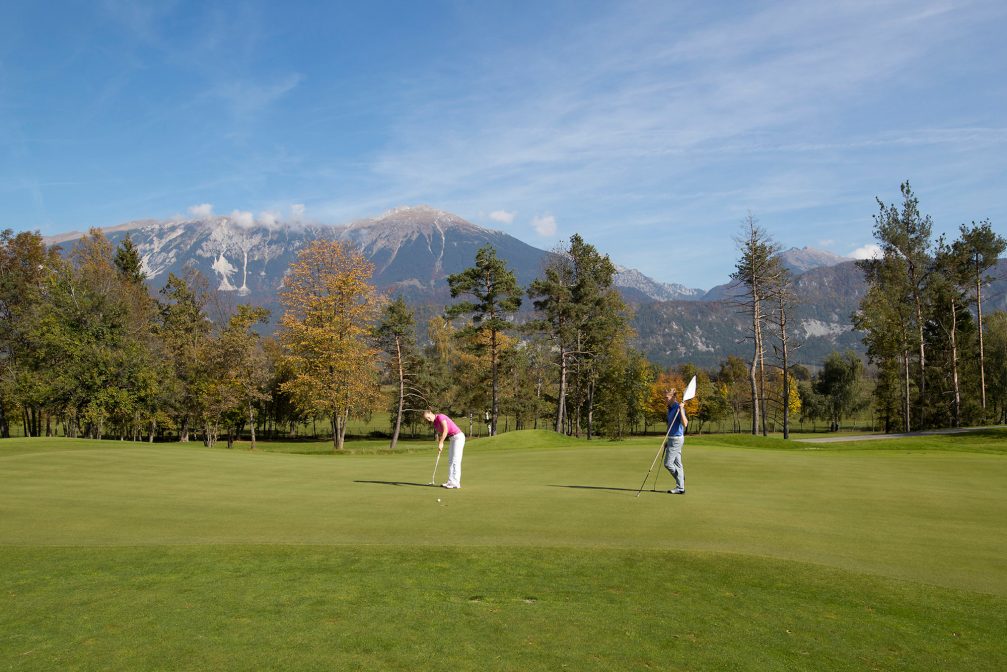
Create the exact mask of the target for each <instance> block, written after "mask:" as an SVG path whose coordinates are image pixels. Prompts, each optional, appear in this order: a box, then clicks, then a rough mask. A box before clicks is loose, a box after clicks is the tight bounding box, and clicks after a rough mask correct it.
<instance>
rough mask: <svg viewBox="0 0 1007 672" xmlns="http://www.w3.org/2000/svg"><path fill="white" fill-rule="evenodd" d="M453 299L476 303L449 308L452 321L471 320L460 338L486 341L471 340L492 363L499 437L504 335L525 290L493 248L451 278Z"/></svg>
mask: <svg viewBox="0 0 1007 672" xmlns="http://www.w3.org/2000/svg"><path fill="white" fill-rule="evenodd" d="M447 280H448V286H449V287H450V288H451V298H457V297H459V296H468V297H472V299H474V300H473V301H461V302H459V303H456V304H453V305H451V306H448V308H447V310H446V315H447V316H448V317H449V318H455V317H459V316H471V324H469V325H467V326H466V327H464V328H463V329H461V330H460V332H459V334H460V337H461V338H463V339H468V338H470V337H471V336H473V335H475V334H482V335H485V337H486V338H485V339H479V338H475V339H471V340H469V343H471V344H472V345H473V347H474V348H475V349H476V350H483V349H488V354H489V360H490V381H491V382H490V385H491V390H492V393H491V401H490V406H491V409H490V418H491V424H490V435H491V436H492V435H494V434H496V431H497V418H498V416H499V386H500V380H499V367H500V347H501V341H500V335H501V334H502V333H503V332H505V331H507V330H509V329H510V328H511V322H509V321H508V319H507V318H508V316H511V315H513V314H514V313H515V312H517V309H518V308H520V307H521V288H520V287H519V286H518V284H517V277H516V276H515V275H514V272H513V271H511V270H510V269H509V268H507V262H505V261H504V260H503V259H500V258H498V257H497V254H496V249H495V248H494V247H493V246H492V245H489V244H486V245H484V246H482V247H481V248H479V250H478V251H477V252H476V259H475V266H473V267H471V268H468V269H466V270H464V271H462V272H461V273H455V274H453V275H449V276H448V278H447Z"/></svg>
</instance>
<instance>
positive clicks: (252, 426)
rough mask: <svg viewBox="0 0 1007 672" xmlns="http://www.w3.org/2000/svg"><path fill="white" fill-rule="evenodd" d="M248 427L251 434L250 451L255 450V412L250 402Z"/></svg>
mask: <svg viewBox="0 0 1007 672" xmlns="http://www.w3.org/2000/svg"><path fill="white" fill-rule="evenodd" d="M248 427H249V429H250V430H251V432H252V450H255V410H254V409H253V408H252V402H248Z"/></svg>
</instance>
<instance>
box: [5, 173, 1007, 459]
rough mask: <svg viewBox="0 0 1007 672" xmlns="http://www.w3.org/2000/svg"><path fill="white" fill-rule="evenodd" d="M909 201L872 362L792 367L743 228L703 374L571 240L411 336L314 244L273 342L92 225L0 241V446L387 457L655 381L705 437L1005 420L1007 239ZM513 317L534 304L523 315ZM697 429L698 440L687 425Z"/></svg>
mask: <svg viewBox="0 0 1007 672" xmlns="http://www.w3.org/2000/svg"><path fill="white" fill-rule="evenodd" d="M903 196H904V203H903V206H902V208H901V209H896V208H895V206H886V205H884V204H882V203H881V202H880V201H879V208H880V212H879V214H878V215H877V216H876V217H875V220H876V225H875V236H876V237H877V239H878V242H879V245H880V246H881V248H882V251H883V255H882V256H881V257H879V258H878V259H875V260H871V261H867V262H863V263H862V268H863V269H864V272H865V275H866V277H867V279H868V282H869V287H870V289H869V291H868V293H867V296H866V297H865V299H864V302H863V305H862V306H861V310H860V311H859V312H858V314H857V315H856V316H854V320H855V323H856V326H857V328H858V329H861V330H862V331H863V333H864V338H865V342H866V344H867V347H868V361H867V362H866V365H865V362H862V361H861V359H860V358H859V356H857V355H856V354H855V353H852V352H847V353H838V352H836V353H833V354H832V355H830V356H829V357H828V358H827V360H826V361H825V362H824V363H823V364H822V366H821V367H820V368H819V369H818V370H817V371H815V372H812V371H810V370H809V369H808V368H807V367H805V366H801V365H797V364H794V352H795V350H798V351H799V348H800V342H799V339H797V338H796V337H795V334H796V330H795V329H794V328H793V327H792V326H791V324H790V322H789V319H790V315H791V314H792V312H793V308H794V305H795V302H796V300H797V299H796V297H795V295H794V292H793V290H792V284H793V283H792V278H791V277H790V275H789V273H788V272H787V271H786V269H785V268H784V267H783V265H782V263H781V260H780V257H779V247H778V246H777V245H776V243H775V242H774V241H773V240H772V238H771V237H770V236H769V235H768V233H767V232H766V231H765V230H764V229H763V228H762V227H760V226H759V225H758V223H757V222H756V220H755V218H754V217H752V216H751V215H749V217H748V218H747V219H746V220H745V222H744V224H743V226H742V229H741V232H740V234H739V236H738V238H737V244H738V260H737V264H736V269H735V273H734V274H733V275H732V279H733V280H734V282H735V283H736V286H737V287H739V288H740V289H741V290H743V291H742V292H741V298H739V299H738V301H737V308H738V309H739V310H742V311H744V312H745V313H746V314H748V315H749V316H750V318H751V322H750V326H749V329H748V330H747V333H746V335H745V337H746V338H747V340H748V341H749V342H750V343H751V345H752V356H751V357H750V358H748V359H747V360H745V361H743V360H741V359H740V358H737V357H733V356H730V357H727V358H726V359H725V360H724V361H723V362H722V363H721V364H720V366H719V367H718V368H716V369H714V370H701V369H698V368H697V367H695V366H692V365H689V364H686V365H683V366H680V367H678V368H677V369H675V370H662V369H661V368H659V367H657V366H656V365H654V364H652V363H651V362H649V361H647V359H646V358H645V357H644V356H643V354H642V353H640V352H639V351H638V350H636V349H635V348H633V347H632V343H633V338H634V334H633V332H632V329H631V327H630V317H631V315H630V309H629V307H628V306H627V305H626V304H625V303H624V302H623V300H622V298H621V296H620V294H619V293H618V291H617V290H616V288H615V287H614V285H613V280H614V276H615V266H614V265H613V264H612V262H611V260H610V259H609V258H608V257H607V256H606V255H603V254H600V253H599V252H598V251H597V250H596V249H595V248H594V247H593V246H592V245H590V244H588V243H587V242H585V241H584V240H583V238H582V237H581V236H579V235H573V236H572V237H571V238H570V239H569V241H568V242H567V243H565V244H564V245H562V246H560V247H559V248H557V249H556V250H554V251H553V254H551V255H549V257H548V258H547V259H548V260H547V262H546V264H545V266H544V268H543V269H542V272H541V274H540V277H538V278H537V279H536V280H534V281H533V282H532V283H531V284H530V285H529V286H528V287H525V288H522V287H520V286H519V285H518V283H517V281H516V279H515V275H514V273H513V272H512V271H511V270H510V269H509V268H508V267H507V264H506V262H505V261H504V260H502V259H500V258H498V257H497V255H496V251H495V250H494V248H493V247H492V246H490V245H487V246H484V247H483V248H481V249H480V250H479V251H478V252H477V253H476V256H475V259H474V262H473V266H472V267H470V268H468V269H465V270H463V271H462V272H460V273H457V274H454V275H450V276H448V278H447V285H448V288H449V289H450V294H451V297H452V299H454V302H453V303H452V304H451V305H449V306H447V307H446V308H445V310H444V311H443V312H442V313H441V314H438V315H436V316H435V317H433V318H431V319H429V320H428V321H427V323H426V324H425V327H426V330H425V331H426V335H427V337H426V341H425V342H423V343H419V342H418V340H417V328H416V327H417V325H416V323H415V319H416V318H415V313H414V312H413V310H412V309H411V308H410V306H408V305H407V304H406V303H405V301H404V300H403V299H402V298H401V297H386V296H383V295H381V294H380V293H379V292H378V291H377V289H376V288H375V287H374V286H373V284H372V283H371V273H372V271H373V267H372V265H371V264H370V262H368V261H367V260H366V259H365V258H364V257H363V255H362V254H361V253H360V252H359V251H358V250H356V249H354V248H352V247H349V246H347V245H345V244H343V243H339V242H336V241H315V242H313V243H311V244H309V245H307V246H306V247H305V248H303V249H302V250H301V252H300V254H299V256H298V258H297V260H296V261H295V262H294V263H293V264H292V265H291V267H290V269H289V270H288V273H287V275H286V277H285V280H284V286H283V288H282V290H281V292H280V304H281V306H282V309H283V313H282V315H281V316H280V317H279V319H278V320H277V323H278V327H277V330H276V332H275V334H274V335H272V336H263V335H261V333H260V332H261V327H260V325H263V324H265V323H267V322H269V320H270V315H269V312H268V311H267V310H265V309H263V308H260V307H255V306H251V305H230V304H229V303H228V301H227V297H226V295H224V294H222V293H220V292H217V291H215V290H212V289H210V287H209V283H208V281H207V279H206V278H205V277H203V276H202V275H201V274H200V273H199V272H198V271H197V270H195V268H193V267H187V268H186V270H185V271H184V272H183V273H182V274H181V275H175V274H169V276H168V278H167V281H166V282H165V285H164V286H163V287H162V288H161V289H160V291H159V292H158V293H157V295H156V296H154V295H152V294H151V292H150V290H149V289H148V287H147V285H146V281H145V277H144V274H143V270H142V263H141V260H140V257H139V254H138V253H137V250H136V248H135V247H134V246H133V244H132V242H131V240H130V238H129V237H128V236H127V237H126V238H124V239H123V241H122V242H121V243H120V244H119V245H118V246H113V245H112V244H111V243H110V242H109V240H108V239H107V238H105V237H104V235H103V234H102V233H101V232H100V231H99V230H93V231H91V232H89V233H88V234H87V235H86V236H84V237H82V238H81V239H80V240H79V241H78V242H77V243H76V245H75V246H74V248H73V249H72V250H71V251H70V252H69V253H68V254H67V255H66V256H63V255H62V254H61V253H60V251H59V250H57V249H55V248H48V247H47V246H46V245H45V244H44V242H43V240H42V238H41V237H40V236H39V235H38V234H37V233H19V234H16V235H15V234H14V233H13V232H11V231H5V232H2V233H0V365H2V367H3V368H2V371H0V434H2V435H3V436H4V437H7V436H10V433H11V424H12V423H19V424H20V425H21V428H22V432H23V433H24V434H25V435H26V436H43V435H45V436H48V435H56V434H62V435H65V436H72V437H91V438H132V439H140V438H143V439H145V440H148V441H153V440H155V439H157V438H167V437H171V438H177V439H178V440H181V441H189V440H190V438H193V437H194V438H198V439H199V440H202V441H203V442H204V443H205V444H206V445H214V444H215V443H216V442H217V441H218V440H226V441H227V443H228V445H231V444H232V443H233V441H234V440H236V439H237V438H238V437H239V436H241V437H246V436H247V437H248V438H249V439H250V440H251V442H252V445H253V447H254V445H255V441H256V440H257V438H260V437H262V436H263V435H266V436H269V437H270V438H273V437H277V436H287V437H289V436H291V435H296V434H297V433H298V432H299V431H302V429H301V428H303V427H304V426H305V425H306V424H311V425H316V424H317V423H318V422H319V421H321V422H323V423H327V425H328V432H329V433H331V436H332V441H333V448H334V449H337V450H338V449H341V448H342V447H343V443H344V441H345V437H346V432H347V427H348V424H349V421H350V420H351V419H359V420H364V421H368V420H370V419H371V418H372V417H373V416H374V415H375V414H376V413H386V414H387V416H388V418H389V425H388V427H387V432H386V436H390V438H391V445H392V447H394V446H395V445H396V443H397V441H398V439H399V437H400V435H401V434H402V433H403V432H406V431H409V432H411V433H412V434H413V435H415V434H416V430H417V427H418V426H422V425H421V423H420V417H421V414H422V411H423V410H425V409H427V408H433V409H438V410H443V411H446V412H448V413H449V414H451V415H452V416H453V417H455V418H456V419H459V420H460V422H459V424H460V425H463V429H465V430H467V431H469V432H470V433H471V432H472V431H473V429H475V428H482V427H485V428H486V431H487V432H488V433H489V434H495V433H497V432H499V431H508V430H510V429H524V428H548V429H550V430H554V431H556V432H562V433H565V434H569V435H575V436H584V437H587V438H595V437H605V438H620V437H622V436H625V435H627V434H630V433H634V432H646V431H648V430H649V429H651V428H653V427H659V426H661V425H662V423H663V417H664V392H665V390H666V389H667V388H668V387H671V386H678V387H679V388H680V389H681V388H682V387H684V385H685V382H686V381H688V380H689V379H690V378H691V377H692V376H694V375H695V376H696V377H697V381H698V384H699V385H698V394H697V398H696V399H695V400H693V401H692V402H690V404H689V406H688V407H687V408H688V410H689V412H690V417H691V418H693V420H694V421H695V422H694V424H693V425H692V426H691V428H692V429H694V430H695V431H700V432H701V431H704V429H707V428H710V427H712V426H713V425H715V424H716V425H718V426H719V425H722V424H727V425H728V426H729V427H730V428H731V429H732V430H734V431H751V432H752V433H760V432H761V433H768V432H770V431H782V432H783V434H784V436H785V437H786V436H789V432H790V430H791V427H792V425H793V423H794V422H795V421H798V422H800V423H801V425H802V427H803V426H804V425H805V423H809V422H810V423H811V424H812V426H813V427H815V428H817V425H818V423H819V422H823V423H825V424H826V425H827V426H828V427H830V428H833V429H835V428H838V427H839V425H840V424H841V423H842V421H843V419H844V418H849V417H851V416H852V415H854V414H858V413H863V412H865V411H868V410H869V411H870V412H871V414H872V416H873V417H874V418H875V419H876V421H877V424H878V425H879V426H881V427H883V428H884V429H886V430H892V429H896V428H897V429H901V428H913V429H916V428H920V427H927V426H937V425H951V424H962V423H972V422H979V421H987V420H989V419H991V418H993V419H997V418H998V419H1000V420H1003V418H1004V415H1003V414H1004V413H1005V412H1007V411H1005V400H1007V380H1004V378H1005V375H1007V374H1005V372H1007V315H1005V314H1004V313H994V314H993V315H990V316H986V317H984V316H983V312H982V307H981V305H982V304H981V302H982V289H983V287H984V286H985V284H986V283H987V282H988V278H987V277H986V274H987V273H988V271H989V269H990V268H991V267H992V265H993V264H995V263H996V260H997V258H998V255H999V254H1000V253H1002V251H1003V249H1004V241H1003V239H1002V238H1001V237H999V236H997V235H996V234H994V233H993V232H992V229H991V226H990V224H989V222H982V223H979V224H973V225H972V226H971V227H965V226H963V227H962V228H961V236H960V238H959V239H957V240H955V241H951V242H947V241H945V240H944V239H943V238H941V239H938V240H937V241H931V240H930V239H929V236H930V229H929V227H930V223H929V218H927V217H924V216H922V215H920V214H919V212H918V208H917V204H916V201H915V197H914V196H913V195H912V192H911V190H909V187H908V184H906V185H903ZM522 305H524V306H525V307H526V308H528V307H530V308H531V309H532V312H531V316H530V317H528V313H527V311H526V312H524V313H521V312H519V311H520V308H521V307H522ZM692 429H691V430H690V431H692Z"/></svg>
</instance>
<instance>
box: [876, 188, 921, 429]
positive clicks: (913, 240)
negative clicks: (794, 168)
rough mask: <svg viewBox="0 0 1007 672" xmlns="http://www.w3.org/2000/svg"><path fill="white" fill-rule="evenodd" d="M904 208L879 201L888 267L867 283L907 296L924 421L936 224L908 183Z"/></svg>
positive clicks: (880, 232) (880, 230)
mask: <svg viewBox="0 0 1007 672" xmlns="http://www.w3.org/2000/svg"><path fill="white" fill-rule="evenodd" d="M900 190H901V192H902V207H901V209H899V208H898V207H896V206H895V205H894V204H892V205H885V204H884V202H883V201H882V200H881V199H880V198H879V199H877V202H878V207H879V213H878V214H877V215H874V237H875V239H876V240H877V241H878V244H879V245H880V246H881V250H882V253H883V257H882V259H881V260H880V262H879V263H880V264H881V265H883V266H885V267H887V268H886V270H887V271H888V272H886V273H874V274H868V282H875V281H877V280H881V281H884V280H886V279H887V280H888V281H889V282H888V285H887V286H886V285H882V291H884V292H885V293H887V294H889V295H890V296H900V297H901V296H905V297H906V298H907V299H908V300H909V302H910V306H911V307H912V316H911V321H910V322H909V323H908V324H909V326H910V331H911V333H912V334H913V345H915V347H916V348H917V352H918V359H917V381H918V382H917V385H918V389H919V396H918V407H919V408H918V412H917V417H918V418H919V419H920V422H921V423H922V422H923V418H924V417H925V415H926V413H925V404H926V396H927V390H926V368H927V356H926V339H925V338H924V334H923V331H924V328H925V326H926V319H927V315H928V313H929V309H930V307H929V306H928V305H926V284H927V281H928V279H929V275H930V270H931V266H932V257H931V240H930V235H931V230H932V229H933V223H932V222H931V220H930V216H929V215H923V214H922V213H920V209H919V200H918V199H917V198H916V196H915V195H914V194H913V191H912V188H911V187H910V186H909V182H903V183H902V185H901V186H900Z"/></svg>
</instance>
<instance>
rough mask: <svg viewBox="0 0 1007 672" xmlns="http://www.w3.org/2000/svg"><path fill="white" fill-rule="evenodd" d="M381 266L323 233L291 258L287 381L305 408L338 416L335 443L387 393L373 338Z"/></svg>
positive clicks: (284, 326)
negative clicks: (375, 277) (374, 277)
mask: <svg viewBox="0 0 1007 672" xmlns="http://www.w3.org/2000/svg"><path fill="white" fill-rule="evenodd" d="M373 268H374V267H373V265H372V264H371V263H370V262H369V261H367V260H366V259H365V258H364V256H363V255H362V254H361V253H360V252H358V251H356V250H354V249H352V248H350V247H348V246H347V245H345V244H343V243H340V242H338V241H329V240H316V241H314V242H312V243H311V244H310V245H308V246H307V247H305V248H304V249H303V250H301V252H300V254H299V255H298V259H297V261H296V262H294V263H293V264H292V265H291V266H290V272H289V274H288V275H287V278H286V280H285V282H284V287H283V290H282V291H281V293H280V300H281V302H282V305H283V308H284V313H283V317H282V318H281V320H280V329H281V332H280V338H281V341H282V343H283V345H284V346H285V348H286V361H287V363H288V364H289V365H290V366H291V368H292V370H293V376H292V377H291V379H290V380H288V381H286V382H285V383H283V385H282V386H281V387H282V389H283V390H284V391H286V392H289V393H290V394H291V396H292V398H293V400H294V403H295V404H296V405H297V406H298V407H299V408H300V409H301V410H302V411H304V412H306V413H309V414H313V415H324V416H326V417H328V418H329V419H330V421H331V423H332V442H333V447H334V449H335V450H341V449H342V447H343V440H344V438H345V436H346V425H347V421H348V420H349V418H350V417H351V416H353V415H362V414H364V413H365V412H367V411H369V410H371V409H372V407H373V406H374V404H375V403H376V402H377V400H378V398H379V390H378V384H377V376H378V371H377V362H378V361H379V360H378V351H377V350H376V349H375V348H374V347H373V346H372V345H371V342H370V337H371V334H372V326H373V323H374V322H375V320H376V319H377V317H378V314H379V312H380V301H379V297H378V295H377V292H376V291H375V289H374V287H373V286H372V285H371V284H370V278H371V273H372V272H373Z"/></svg>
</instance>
